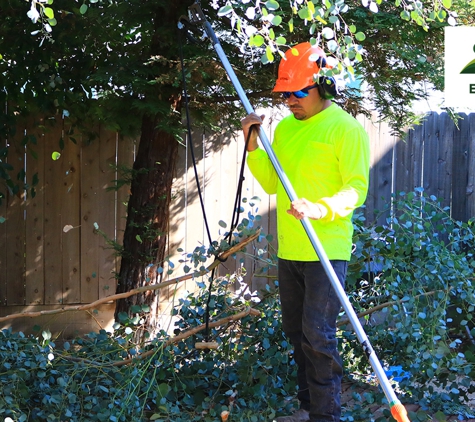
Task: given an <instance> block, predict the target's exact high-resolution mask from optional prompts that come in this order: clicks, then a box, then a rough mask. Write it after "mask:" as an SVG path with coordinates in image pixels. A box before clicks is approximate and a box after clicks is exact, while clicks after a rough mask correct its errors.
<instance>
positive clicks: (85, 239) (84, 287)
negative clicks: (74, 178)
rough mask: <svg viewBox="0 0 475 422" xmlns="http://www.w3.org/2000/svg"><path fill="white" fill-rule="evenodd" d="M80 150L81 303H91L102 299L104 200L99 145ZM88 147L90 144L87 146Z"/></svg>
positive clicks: (84, 145)
mask: <svg viewBox="0 0 475 422" xmlns="http://www.w3.org/2000/svg"><path fill="white" fill-rule="evenodd" d="M82 142H83V144H82V149H81V168H82V172H81V302H82V303H90V302H93V301H94V300H97V298H98V297H99V278H98V273H99V261H98V259H97V255H98V250H99V249H98V248H99V235H98V234H97V233H96V229H95V227H94V223H97V224H98V225H99V229H101V227H100V224H99V223H100V222H99V221H98V220H99V219H98V217H99V210H100V207H101V197H100V193H99V192H100V191H99V186H98V183H97V181H98V180H99V154H100V145H99V142H98V140H97V139H95V140H92V141H91V142H90V143H89V142H87V141H86V140H83V141H82ZM86 142H87V143H89V144H87V143H86Z"/></svg>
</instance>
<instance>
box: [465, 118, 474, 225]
mask: <svg viewBox="0 0 475 422" xmlns="http://www.w3.org/2000/svg"><path fill="white" fill-rule="evenodd" d="M465 123H466V124H467V125H468V132H467V136H468V142H469V157H468V179H467V191H466V195H467V215H466V219H467V220H468V219H470V218H474V217H475V194H474V189H475V113H472V114H469V115H468V116H466V122H465Z"/></svg>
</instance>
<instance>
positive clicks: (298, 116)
mask: <svg viewBox="0 0 475 422" xmlns="http://www.w3.org/2000/svg"><path fill="white" fill-rule="evenodd" d="M292 113H293V115H294V117H295V118H296V119H297V120H305V119H306V117H307V116H306V115H305V114H304V113H302V112H301V111H299V110H294V111H292Z"/></svg>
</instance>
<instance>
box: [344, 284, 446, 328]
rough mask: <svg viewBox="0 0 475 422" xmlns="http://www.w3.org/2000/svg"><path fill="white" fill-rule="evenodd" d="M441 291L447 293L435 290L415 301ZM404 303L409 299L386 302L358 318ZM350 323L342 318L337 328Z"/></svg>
mask: <svg viewBox="0 0 475 422" xmlns="http://www.w3.org/2000/svg"><path fill="white" fill-rule="evenodd" d="M441 291H445V290H433V291H431V292H426V293H421V294H419V295H416V296H414V297H413V299H418V298H420V297H424V296H425V297H427V296H433V295H435V294H436V293H438V292H441ZM403 302H407V299H404V298H403V299H399V300H392V301H391V302H385V303H380V304H379V305H376V306H375V307H373V308H370V309H367V310H366V311H363V312H360V313H359V314H357V316H358V318H363V317H364V316H366V315H371V314H373V313H375V312H377V311H380V310H381V309H384V308H387V307H389V306H393V305H399V304H401V303H403ZM349 322H350V320H349V318H348V317H346V318H342V319H340V320H339V321H338V322H337V324H336V325H337V327H341V326H343V325H346V324H348V323H349Z"/></svg>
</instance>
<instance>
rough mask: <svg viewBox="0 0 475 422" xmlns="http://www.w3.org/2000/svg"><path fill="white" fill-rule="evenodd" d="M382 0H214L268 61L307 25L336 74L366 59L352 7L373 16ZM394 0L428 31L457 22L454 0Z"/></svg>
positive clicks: (351, 71)
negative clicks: (435, 25)
mask: <svg viewBox="0 0 475 422" xmlns="http://www.w3.org/2000/svg"><path fill="white" fill-rule="evenodd" d="M223 3H224V4H223ZM382 3H383V0H375V1H373V0H362V1H361V4H359V5H355V4H352V3H350V2H345V0H321V1H319V0H291V1H290V2H287V1H285V2H284V1H278V0H268V1H265V2H264V1H259V0H257V1H250V0H227V1H226V2H219V1H215V2H213V6H214V7H215V8H219V10H218V15H219V16H222V17H224V16H226V17H229V18H230V19H231V26H232V27H233V28H235V29H236V30H237V31H238V32H239V33H240V34H242V35H243V38H244V41H243V42H244V43H246V42H247V43H248V45H249V46H250V47H254V48H258V49H261V50H262V56H261V61H262V62H263V63H264V64H266V63H271V62H273V61H274V60H275V56H276V54H279V55H280V56H282V57H283V56H284V51H285V49H286V48H287V47H288V46H289V45H290V44H291V42H290V41H288V40H289V39H292V36H293V33H294V31H295V28H296V26H299V27H305V28H308V29H307V31H308V36H309V37H310V42H311V43H312V44H316V45H319V46H321V47H322V48H323V49H324V50H325V51H326V52H327V53H329V55H330V56H332V57H333V58H334V59H335V61H334V63H332V64H333V66H334V69H333V71H332V73H333V74H341V75H342V76H343V77H344V78H353V77H354V76H355V65H356V64H357V63H358V62H361V61H363V57H364V47H363V41H364V40H365V38H366V35H365V33H364V32H362V31H361V30H360V29H359V28H357V27H356V25H355V24H354V23H353V22H352V13H353V12H354V11H355V10H356V9H357V8H361V7H363V8H365V9H367V13H368V16H370V15H371V14H375V13H378V12H379V9H380V6H381V5H382ZM394 4H395V6H396V8H398V9H400V13H399V17H400V18H401V19H403V20H405V21H413V22H414V23H416V24H417V25H419V26H421V27H422V28H424V30H425V31H428V30H429V27H430V25H431V24H432V23H434V22H437V23H440V22H445V21H447V22H448V23H449V24H450V25H455V24H456V20H455V18H456V16H457V14H456V12H454V11H451V10H450V8H451V6H452V3H451V0H437V1H435V2H434V3H429V2H422V1H419V0H416V1H403V0H396V1H395V3H394Z"/></svg>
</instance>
